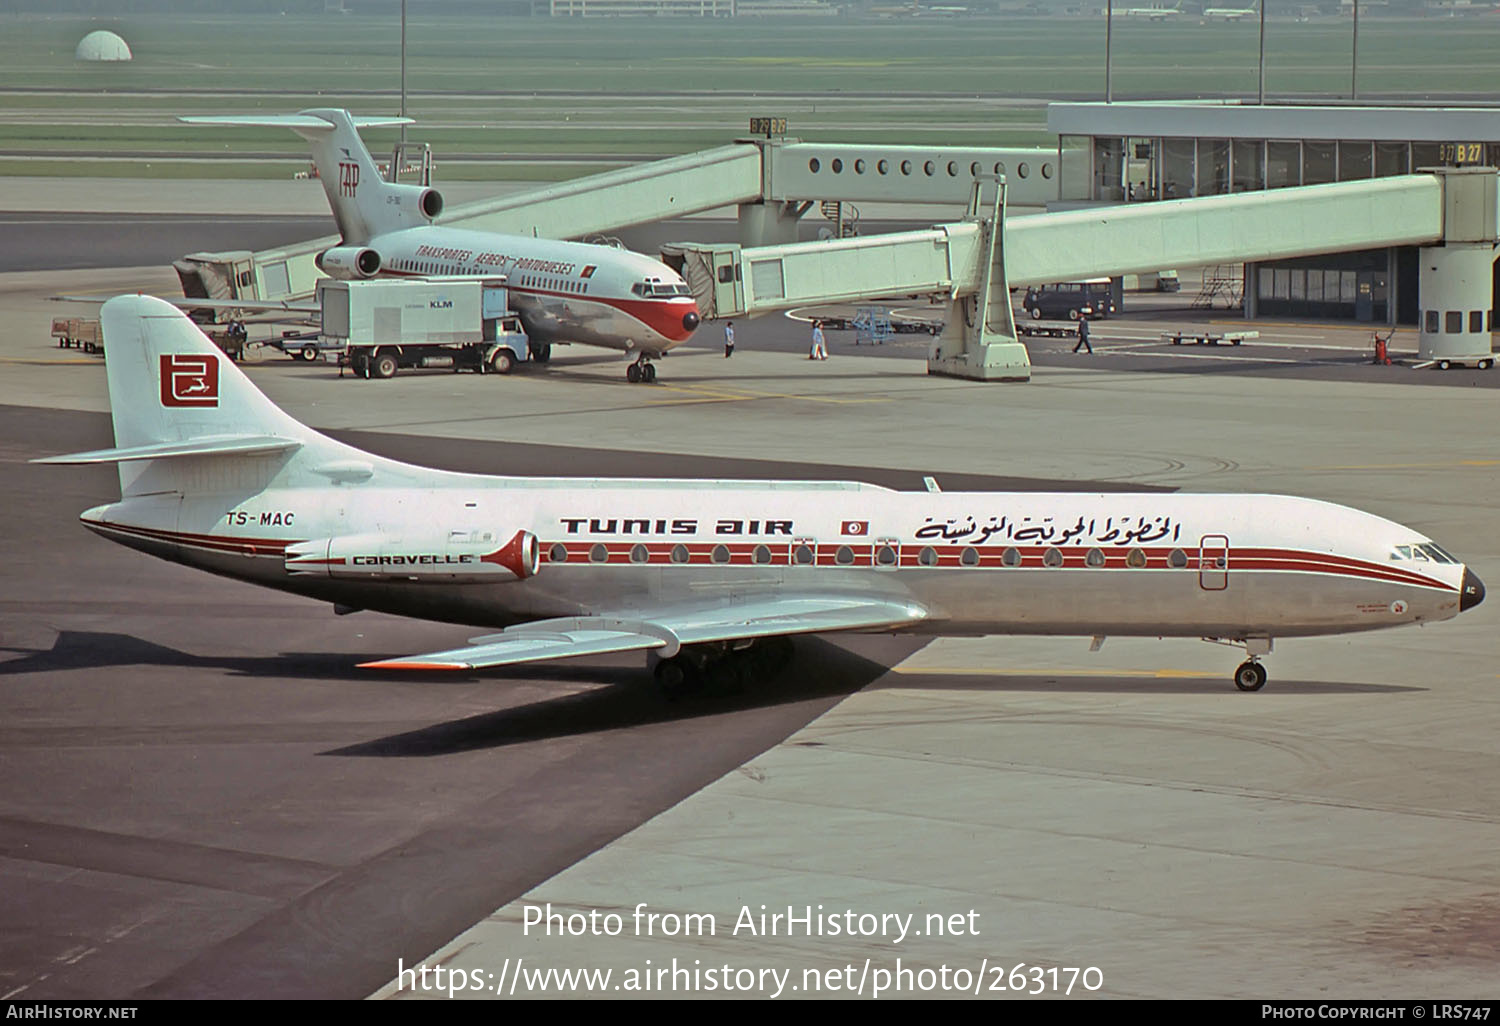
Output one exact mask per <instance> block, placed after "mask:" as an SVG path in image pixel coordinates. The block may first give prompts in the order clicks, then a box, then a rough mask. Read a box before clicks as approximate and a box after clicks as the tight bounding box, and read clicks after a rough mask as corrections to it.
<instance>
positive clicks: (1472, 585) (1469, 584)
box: [1458, 567, 1484, 613]
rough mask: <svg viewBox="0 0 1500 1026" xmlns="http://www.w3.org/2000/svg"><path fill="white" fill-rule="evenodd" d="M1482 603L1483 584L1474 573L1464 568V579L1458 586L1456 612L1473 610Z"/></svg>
mask: <svg viewBox="0 0 1500 1026" xmlns="http://www.w3.org/2000/svg"><path fill="white" fill-rule="evenodd" d="M1483 601H1484V582H1483V581H1481V580H1480V579H1479V578H1478V576H1476V575H1475V573H1474V571H1472V570H1470V569H1469V568H1468V567H1464V579H1463V581H1462V582H1461V583H1460V584H1459V586H1458V611H1459V612H1460V613H1462V612H1465V611H1467V610H1470V609H1473V608H1474V607H1475V606H1477V605H1479V603H1481V602H1483Z"/></svg>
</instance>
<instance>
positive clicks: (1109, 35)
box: [1104, 0, 1115, 103]
mask: <svg viewBox="0 0 1500 1026" xmlns="http://www.w3.org/2000/svg"><path fill="white" fill-rule="evenodd" d="M1114 27H1115V0H1108V2H1107V3H1106V4H1105V7H1104V102H1105V103H1111V102H1113V101H1114V98H1115V94H1114V90H1113V89H1112V88H1111V87H1110V81H1109V71H1110V65H1109V56H1110V54H1109V51H1110V44H1111V43H1112V42H1113V34H1114Z"/></svg>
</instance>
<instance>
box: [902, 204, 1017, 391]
mask: <svg viewBox="0 0 1500 1026" xmlns="http://www.w3.org/2000/svg"><path fill="white" fill-rule="evenodd" d="M987 198H988V199H989V202H985V200H986V199H987ZM967 220H969V221H971V222H975V223H977V224H978V225H979V235H980V245H978V246H976V247H975V249H974V252H975V255H976V258H977V259H978V260H979V267H978V268H975V269H974V272H975V273H973V274H969V275H965V274H962V273H960V271H959V269H958V268H953V269H952V272H953V273H952V274H951V275H950V277H951V280H953V281H955V282H958V281H965V280H967V281H975V280H977V281H978V282H979V288H978V289H977V290H976V291H975V292H974V293H973V294H972V295H967V296H958V295H955V296H954V297H953V298H952V301H951V302H949V304H948V320H947V323H946V325H945V326H944V328H943V333H942V334H941V335H940V336H938V338H937V339H936V340H934V341H933V343H932V348H931V350H930V351H929V354H928V357H927V373H928V374H941V375H944V376H947V377H953V378H972V379H973V380H975V381H1030V380H1031V357H1030V356H1029V355H1028V354H1027V352H1026V347H1025V346H1024V345H1022V344H1021V342H1019V341H1018V340H1017V338H1016V323H1015V320H1014V318H1013V317H1012V315H1011V307H1010V286H1009V283H1008V282H1007V280H1006V277H1005V181H1004V179H1003V178H1002V177H999V176H996V177H992V178H989V179H981V180H977V181H975V182H974V188H973V191H972V192H971V193H970V195H969V213H968V217H967Z"/></svg>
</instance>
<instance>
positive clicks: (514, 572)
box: [39, 296, 1484, 691]
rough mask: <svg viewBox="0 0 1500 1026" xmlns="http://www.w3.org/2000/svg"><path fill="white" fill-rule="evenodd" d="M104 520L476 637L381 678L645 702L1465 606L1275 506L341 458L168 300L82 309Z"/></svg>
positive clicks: (1307, 512) (1392, 622)
mask: <svg viewBox="0 0 1500 1026" xmlns="http://www.w3.org/2000/svg"><path fill="white" fill-rule="evenodd" d="M102 317H103V328H104V335H105V339H106V344H107V347H108V352H109V362H108V364H107V365H106V366H107V373H108V376H109V395H110V405H111V407H112V410H113V417H114V431H115V445H116V448H113V449H105V450H99V451H95V452H86V453H78V454H75V455H71V456H59V457H51V458H47V459H44V460H41V461H39V462H45V463H109V462H114V463H118V465H119V471H120V490H121V498H120V501H118V502H112V503H109V504H107V505H103V506H99V507H96V508H94V509H90V510H87V511H86V512H84V513H83V514H82V515H81V520H82V521H83V524H84V526H86V527H87V528H89V529H90V530H92V531H94V532H96V533H98V534H100V535H102V536H103V537H105V538H108V539H110V540H112V541H117V542H119V543H121V544H123V545H128V546H130V547H131V548H135V549H139V550H141V551H143V552H146V553H149V554H151V555H154V556H159V557H161V558H163V559H169V560H172V561H174V562H178V563H184V564H187V565H189V566H193V567H197V568H199V569H203V570H207V571H210V572H212V573H217V574H222V575H224V576H226V577H233V578H236V579H239V580H244V581H250V582H252V583H255V584H261V585H265V586H267V587H272V588H278V589H281V590H283V591H289V592H294V593H296V594H300V595H305V596H308V597H309V598H314V599H320V600H323V601H326V602H330V603H334V604H335V605H336V606H338V607H343V608H345V609H372V610H380V611H384V612H388V613H397V614H403V615H407V616H415V617H422V618H425V619H431V620H439V621H445V622H452V623H458V624H471V625H483V626H488V627H490V628H494V629H495V632H494V633H489V634H485V635H483V636H480V637H476V638H472V639H470V641H469V642H468V644H467V645H464V646H460V647H456V648H454V649H452V650H449V651H443V652H435V653H429V654H423V655H410V656H401V657H396V658H383V659H379V660H377V661H374V662H370V663H366V664H363V665H366V666H373V667H377V668H388V669H421V670H433V669H453V670H474V669H481V668H484V667H491V666H502V665H506V664H511V663H524V662H528V661H531V660H539V659H556V658H562V657H566V656H575V655H591V654H598V653H606V652H624V651H630V650H641V651H645V652H647V653H650V654H651V656H652V658H654V659H655V663H656V674H657V676H658V678H659V679H660V680H661V681H662V682H663V684H664V685H665V686H667V687H668V688H672V689H679V688H683V687H687V686H690V685H691V684H692V683H693V682H694V681H698V680H702V679H704V678H708V679H714V678H722V677H725V676H728V677H729V678H731V679H744V677H746V676H750V675H754V674H755V673H757V672H765V671H767V670H770V669H772V668H774V667H776V666H779V665H780V664H781V663H782V662H783V661H784V660H785V658H786V657H787V655H788V654H789V650H790V644H789V642H788V641H787V638H788V637H789V636H791V635H796V634H807V633H817V632H824V631H849V630H853V631H890V632H910V633H916V634H927V635H983V634H1066V635H1085V636H1088V635H1092V636H1095V637H1096V638H1097V637H1101V636H1104V635H1109V634H1120V635H1145V636H1164V637H1194V638H1197V637H1202V638H1209V639H1222V640H1224V641H1229V642H1233V643H1235V644H1238V645H1242V646H1244V648H1245V650H1246V654H1247V657H1248V658H1247V659H1246V661H1245V662H1244V663H1243V664H1241V665H1240V667H1239V668H1238V669H1237V670H1236V671H1235V674H1234V682H1235V684H1236V685H1237V686H1238V687H1240V688H1241V689H1242V690H1246V691H1254V690H1257V689H1259V688H1260V687H1261V686H1262V685H1263V684H1264V683H1265V681H1266V672H1265V670H1264V668H1263V667H1262V666H1261V664H1260V661H1259V657H1260V656H1262V655H1264V654H1265V653H1267V652H1269V651H1270V650H1271V643H1272V640H1273V639H1274V638H1278V637H1283V638H1284V637H1299V636H1306V635H1318V634H1340V633H1347V632H1354V631H1369V630H1377V629H1382V628H1387V627H1399V626H1403V625H1407V624H1422V623H1427V622H1429V621H1436V620H1446V619H1449V618H1451V617H1454V616H1457V615H1458V614H1459V613H1460V612H1462V611H1464V610H1467V609H1471V608H1473V607H1474V606H1476V605H1478V604H1479V603H1480V602H1481V601H1483V599H1484V586H1483V585H1482V584H1481V583H1480V581H1479V579H1478V577H1476V576H1475V574H1474V573H1473V572H1472V571H1471V570H1469V569H1468V568H1467V567H1466V566H1464V564H1463V563H1462V562H1460V561H1459V560H1458V559H1456V558H1455V557H1453V556H1452V555H1450V554H1449V553H1448V552H1446V551H1445V550H1444V549H1442V548H1441V547H1440V546H1439V545H1437V544H1436V543H1435V542H1434V541H1433V540H1432V539H1431V538H1428V537H1426V536H1424V535H1423V534H1422V533H1421V532H1419V531H1415V530H1412V529H1411V528H1409V527H1403V526H1402V525H1401V524H1398V523H1394V522H1392V521H1390V520H1385V519H1382V518H1381V517H1377V516H1373V515H1371V514H1369V513H1363V512H1360V511H1359V510H1355V509H1350V508H1348V507H1345V506H1336V505H1333V504H1331V503H1327V502H1319V501H1316V500H1313V499H1304V498H1292V497H1288V496H1281V495H1206V494H1203V495H1190V494H1129V493H1122V494H1093V495H1089V494H1048V493H1031V492H995V493H979V492H968V493H966V492H938V491H926V492H898V491H892V490H890V489H886V488H880V487H876V486H873V485H868V484H859V483H852V482H839V481H830V482H816V483H806V482H798V481H685V480H600V479H593V478H590V479H572V478H521V477H487V476H480V475H474V474H461V473H451V472H446V471H440V470H429V469H425V468H422V467H417V466H412V465H409V464H405V463H398V462H396V461H393V460H389V459H384V458H381V457H378V456H373V455H370V454H368V453H365V452H362V451H360V450H358V449H355V448H353V447H351V446H348V445H345V444H343V443H341V442H337V441H334V440H333V439H330V438H327V437H325V436H324V435H321V434H319V433H318V432H316V431H314V430H312V429H311V428H308V427H306V426H304V425H303V424H301V423H299V422H297V421H296V420H294V419H293V418H292V417H290V416H289V415H288V414H286V413H284V412H283V411H282V410H280V409H279V408H278V407H276V406H275V405H274V404H273V403H271V401H270V400H269V399H267V398H266V397H265V396H264V395H263V394H261V392H260V391H259V390H257V389H256V388H255V386H254V385H253V384H251V382H250V380H249V379H248V378H246V377H245V375H244V374H243V373H242V372H241V371H240V370H239V369H238V368H237V367H236V366H235V365H234V364H233V363H232V362H231V361H230V360H229V359H228V358H227V357H225V356H224V354H223V353H221V352H220V351H219V350H218V348H217V347H215V346H214V345H213V343H211V342H210V341H209V340H208V339H207V338H206V337H205V336H204V335H203V334H202V333H201V332H200V331H199V330H198V328H197V327H196V326H195V325H194V324H193V323H192V322H191V321H190V320H188V318H187V317H186V316H185V315H184V314H183V313H182V312H180V311H179V310H177V309H176V308H175V307H173V306H171V305H170V304H168V303H166V302H164V301H162V300H159V299H154V298H151V297H149V296H122V297H119V298H116V299H112V300H110V301H109V302H108V303H107V304H105V306H104V309H103V314H102Z"/></svg>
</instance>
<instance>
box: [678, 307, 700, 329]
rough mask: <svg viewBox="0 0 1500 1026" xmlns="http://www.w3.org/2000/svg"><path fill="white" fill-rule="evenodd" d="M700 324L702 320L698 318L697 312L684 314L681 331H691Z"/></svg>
mask: <svg viewBox="0 0 1500 1026" xmlns="http://www.w3.org/2000/svg"><path fill="white" fill-rule="evenodd" d="M702 322H703V318H702V317H699V316H698V311H697V310H694V311H692V312H691V313H685V314H683V315H682V330H683V331H692V330H693V329H694V328H696V327H698V325H699V324H701V323H702Z"/></svg>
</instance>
